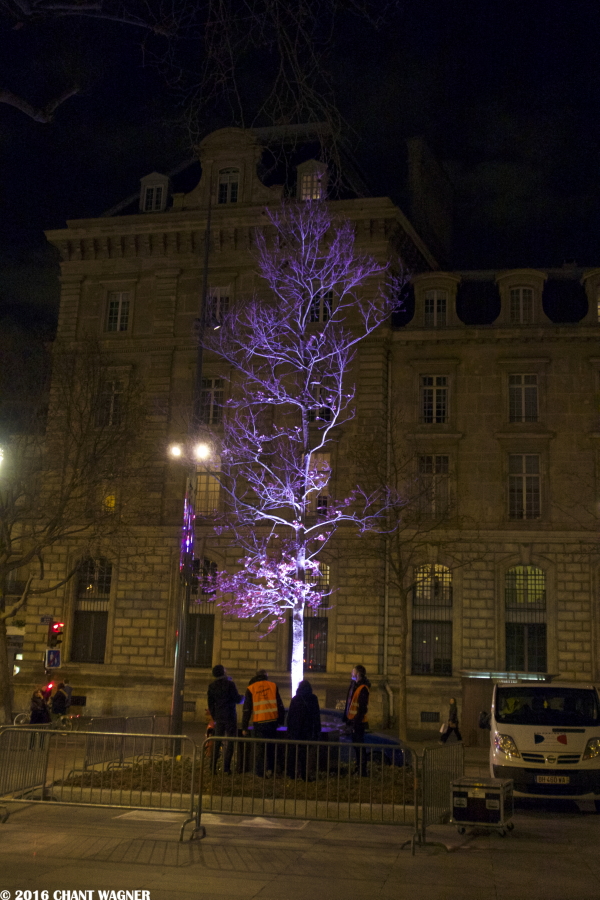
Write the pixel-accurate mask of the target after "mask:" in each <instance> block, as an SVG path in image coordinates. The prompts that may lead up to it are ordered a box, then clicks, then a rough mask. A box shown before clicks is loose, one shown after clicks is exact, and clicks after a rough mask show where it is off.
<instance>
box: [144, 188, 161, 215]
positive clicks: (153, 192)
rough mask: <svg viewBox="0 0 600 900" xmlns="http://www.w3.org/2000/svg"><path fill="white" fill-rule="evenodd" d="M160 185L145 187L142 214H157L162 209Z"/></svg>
mask: <svg viewBox="0 0 600 900" xmlns="http://www.w3.org/2000/svg"><path fill="white" fill-rule="evenodd" d="M163 191H164V188H163V186H162V184H157V185H154V186H153V187H147V188H146V189H145V191H144V212H158V211H160V210H161V209H162V208H163Z"/></svg>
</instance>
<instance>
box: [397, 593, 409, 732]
mask: <svg viewBox="0 0 600 900" xmlns="http://www.w3.org/2000/svg"><path fill="white" fill-rule="evenodd" d="M407 638H408V610H407V598H406V595H405V594H404V592H403V591H400V642H399V644H400V646H399V648H398V657H399V659H398V668H399V676H398V687H399V697H398V733H399V737H400V739H401V740H403V741H406V740H408V709H407V696H406V645H407Z"/></svg>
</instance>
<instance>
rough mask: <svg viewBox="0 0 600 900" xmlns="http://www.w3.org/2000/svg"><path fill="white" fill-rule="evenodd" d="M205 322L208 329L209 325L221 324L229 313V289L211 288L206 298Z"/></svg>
mask: <svg viewBox="0 0 600 900" xmlns="http://www.w3.org/2000/svg"><path fill="white" fill-rule="evenodd" d="M207 307H208V308H207V310H206V313H207V315H206V322H207V325H208V327H209V328H210V326H211V324H213V325H214V324H219V325H221V324H222V323H223V319H224V318H225V316H226V315H227V313H228V312H229V288H228V287H222V288H219V287H217V288H211V289H210V293H209V295H208V298H207Z"/></svg>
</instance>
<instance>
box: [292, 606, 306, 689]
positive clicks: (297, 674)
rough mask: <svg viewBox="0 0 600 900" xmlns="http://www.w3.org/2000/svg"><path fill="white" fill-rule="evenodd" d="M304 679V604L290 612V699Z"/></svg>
mask: <svg viewBox="0 0 600 900" xmlns="http://www.w3.org/2000/svg"><path fill="white" fill-rule="evenodd" d="M303 678H304V604H303V605H302V606H298V607H295V608H294V609H293V611H292V697H293V696H294V695H295V693H296V688H297V687H298V685H299V684H300V682H301V681H302V679H303Z"/></svg>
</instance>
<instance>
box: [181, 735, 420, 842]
mask: <svg viewBox="0 0 600 900" xmlns="http://www.w3.org/2000/svg"><path fill="white" fill-rule="evenodd" d="M221 744H222V745H223V747H222V748H221V749H222V751H223V752H222V755H221V752H220V745H221ZM219 757H221V758H219ZM201 760H202V765H201V766H200V782H199V804H198V812H197V819H196V830H197V831H200V830H201V829H202V815H203V813H209V812H210V813H218V814H219V815H235V816H239V815H242V816H248V815H250V816H266V817H274V818H287V819H297V818H302V819H315V820H327V821H336V822H363V823H367V822H369V823H380V824H389V825H407V824H412V823H413V821H414V811H413V809H412V803H413V798H414V789H413V770H412V754H411V752H410V751H407V750H406V749H405V748H402V747H400V746H399V745H398V744H378V745H374V744H350V743H333V742H332V743H328V742H325V741H292V740H279V739H276V740H262V739H258V738H254V737H251V738H242V737H236V738H227V739H224V738H218V737H210V738H207V739H206V740H205V741H204V744H203V746H202V754H201ZM227 770H229V771H230V772H231V774H228V772H227Z"/></svg>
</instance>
